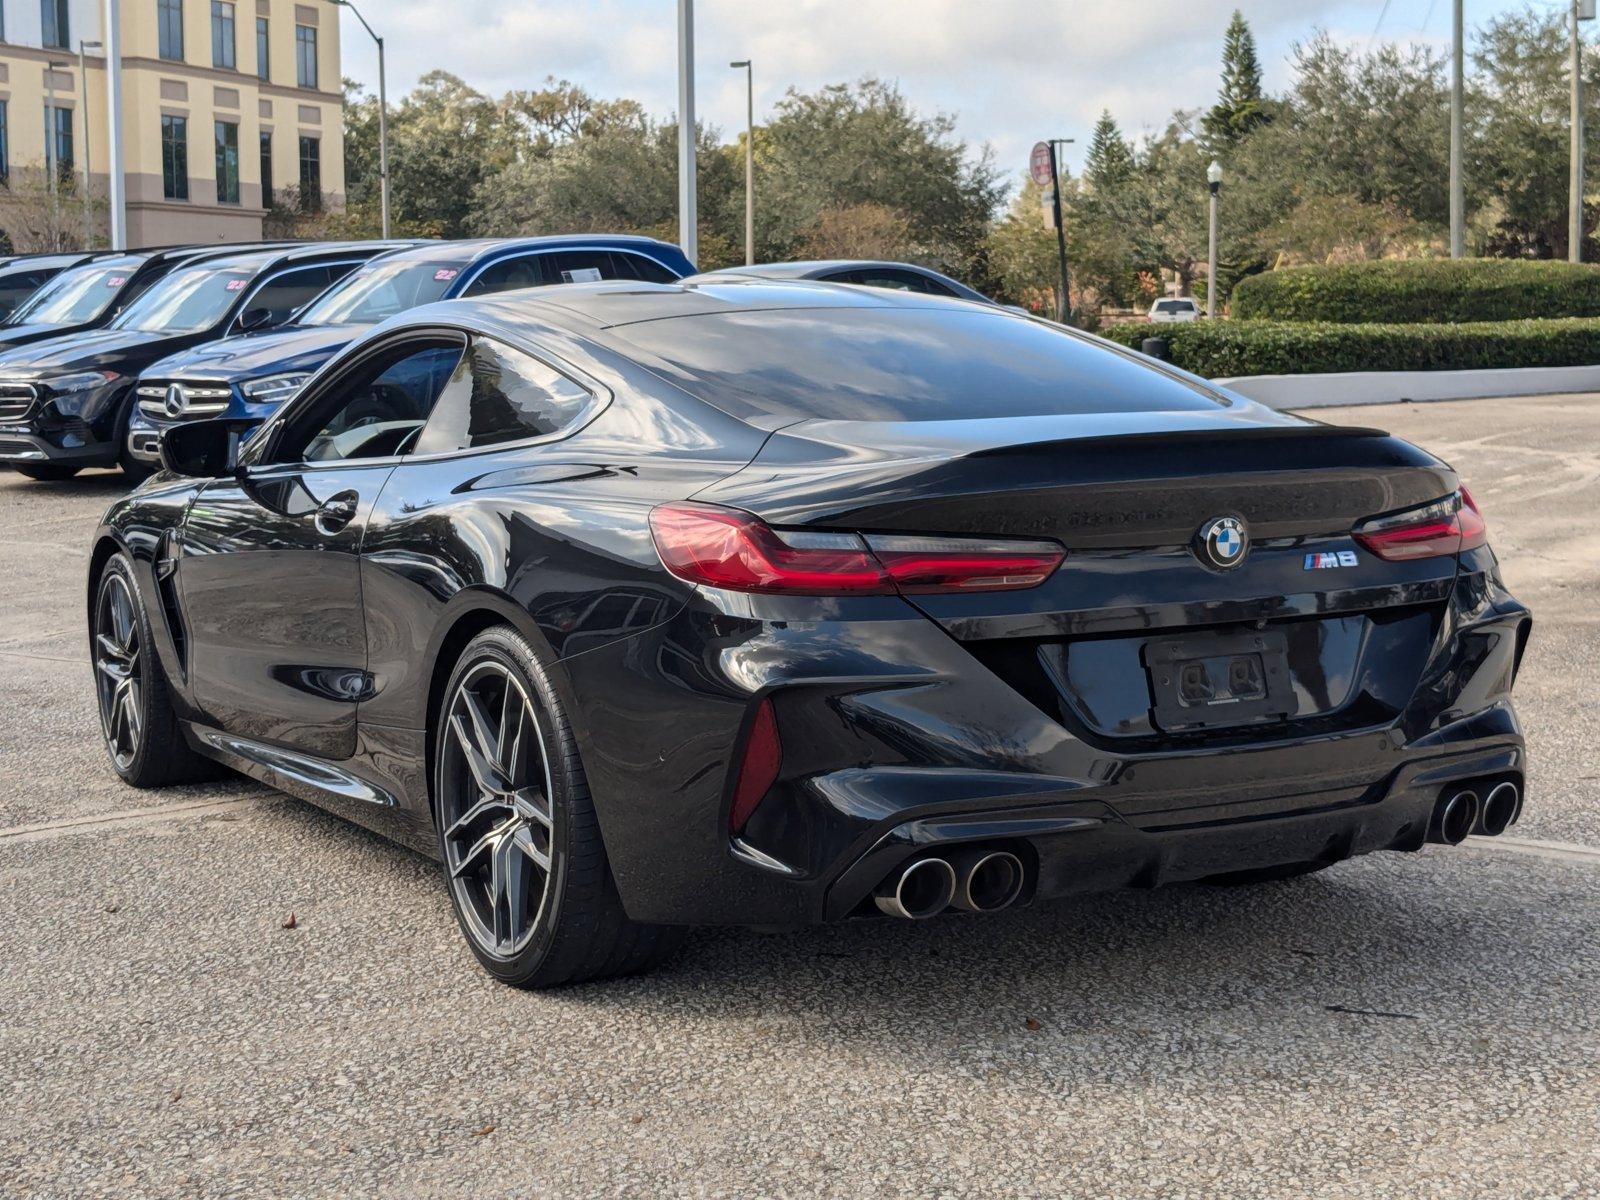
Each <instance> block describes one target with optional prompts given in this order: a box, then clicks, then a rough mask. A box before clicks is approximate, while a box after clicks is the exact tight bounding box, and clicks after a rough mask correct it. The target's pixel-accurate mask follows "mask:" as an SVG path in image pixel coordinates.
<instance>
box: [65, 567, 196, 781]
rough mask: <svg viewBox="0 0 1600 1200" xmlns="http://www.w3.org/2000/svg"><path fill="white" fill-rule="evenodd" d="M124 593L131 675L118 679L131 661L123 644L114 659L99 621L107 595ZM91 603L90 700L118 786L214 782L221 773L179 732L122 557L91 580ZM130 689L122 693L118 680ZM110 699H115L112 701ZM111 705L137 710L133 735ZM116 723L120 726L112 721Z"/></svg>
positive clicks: (144, 616) (135, 589)
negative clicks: (120, 670)
mask: <svg viewBox="0 0 1600 1200" xmlns="http://www.w3.org/2000/svg"><path fill="white" fill-rule="evenodd" d="M116 589H123V591H122V594H123V595H124V596H126V598H127V600H128V602H129V608H130V610H131V612H130V615H131V625H130V628H131V631H132V635H133V638H134V639H136V640H135V641H134V642H133V643H132V645H133V647H134V649H133V653H132V655H131V662H132V670H131V671H126V672H125V673H124V674H120V675H119V674H118V673H117V672H116V671H115V670H113V668H114V667H117V666H119V665H123V664H125V663H126V662H127V661H129V660H130V656H129V655H128V654H127V653H126V645H127V644H128V643H127V642H126V641H124V642H123V650H124V652H123V654H122V655H120V656H118V655H113V654H111V653H110V652H109V649H108V648H107V647H106V646H104V645H103V643H102V642H101V636H102V634H103V632H105V631H103V630H102V628H101V618H102V615H103V614H105V613H106V612H107V610H108V607H109V606H111V605H113V604H114V603H115V601H113V599H112V596H111V593H112V592H113V591H114V590H116ZM94 595H95V601H94V608H93V609H92V610H91V616H90V626H89V660H90V662H91V664H93V670H94V673H95V699H96V702H97V707H98V710H99V713H100V733H101V738H102V740H103V741H104V743H105V747H106V755H107V757H109V758H110V760H111V769H112V770H114V771H115V772H116V773H117V774H118V775H120V776H121V777H122V781H123V782H124V783H127V784H131V785H132V786H133V787H136V788H157V787H167V786H170V785H172V784H177V783H195V782H198V781H200V780H204V779H215V778H218V777H219V776H221V775H222V774H223V773H224V769H223V768H222V767H220V766H219V765H217V764H216V763H214V762H212V761H211V760H210V759H207V758H203V757H201V756H200V755H199V754H196V753H195V752H194V750H193V749H191V748H190V746H189V743H188V742H187V741H185V740H184V737H183V734H182V732H181V731H180V730H179V729H178V714H177V712H176V711H175V710H174V708H173V707H172V696H171V693H170V691H169V690H168V687H167V677H166V673H165V672H164V671H162V669H161V663H160V662H159V661H158V659H157V657H156V653H155V643H154V641H153V640H152V638H151V636H150V618H149V615H148V613H147V612H146V611H145V605H144V599H143V597H141V596H140V595H139V587H138V583H137V581H136V580H135V578H134V574H133V567H132V564H130V563H129V562H128V558H127V556H126V555H124V554H115V555H112V557H111V558H110V560H108V561H107V563H106V565H105V567H104V568H103V569H102V570H101V572H100V577H99V578H98V579H96V580H95V591H94ZM124 679H127V680H131V681H132V684H133V686H132V687H130V688H128V689H126V691H125V692H124V691H122V690H120V689H119V687H118V686H117V685H118V684H120V683H121V681H122V680H124ZM114 698H116V699H115V700H114ZM114 703H115V704H116V705H122V704H130V703H131V705H132V706H133V707H134V709H136V710H137V713H138V718H137V724H138V728H137V731H136V732H134V733H133V734H132V736H131V737H127V736H125V735H127V734H128V731H129V726H128V724H127V710H126V709H122V710H121V711H120V712H119V711H118V710H117V709H116V708H115V707H114ZM118 721H121V722H122V724H120V725H119V724H118V723H117V722H118Z"/></svg>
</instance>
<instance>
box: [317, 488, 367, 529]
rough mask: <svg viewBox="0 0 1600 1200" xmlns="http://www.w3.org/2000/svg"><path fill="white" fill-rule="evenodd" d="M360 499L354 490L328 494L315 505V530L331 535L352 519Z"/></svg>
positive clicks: (354, 517) (354, 516)
mask: <svg viewBox="0 0 1600 1200" xmlns="http://www.w3.org/2000/svg"><path fill="white" fill-rule="evenodd" d="M360 499H361V497H360V496H358V495H357V494H356V493H355V492H349V491H345V492H335V493H334V494H333V495H331V496H329V497H328V498H327V499H326V500H324V501H323V502H322V503H321V504H320V505H318V506H317V516H316V526H317V532H318V533H323V534H328V535H330V536H331V535H332V534H335V533H338V532H339V530H341V529H343V528H344V527H345V526H346V525H348V524H350V522H351V521H354V520H355V519H356V505H357V504H358V502H359V501H360Z"/></svg>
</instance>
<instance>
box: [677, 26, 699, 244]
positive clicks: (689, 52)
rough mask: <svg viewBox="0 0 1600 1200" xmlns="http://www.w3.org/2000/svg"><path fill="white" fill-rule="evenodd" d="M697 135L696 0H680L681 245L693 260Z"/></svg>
mask: <svg viewBox="0 0 1600 1200" xmlns="http://www.w3.org/2000/svg"><path fill="white" fill-rule="evenodd" d="M694 136H695V131H694V0H678V246H679V249H681V250H682V251H683V253H684V255H685V256H686V257H687V258H688V259H689V261H690V262H694V261H695V260H696V259H697V258H698V257H699V252H700V207H699V195H700V194H699V191H698V190H697V187H696V183H695V144H694Z"/></svg>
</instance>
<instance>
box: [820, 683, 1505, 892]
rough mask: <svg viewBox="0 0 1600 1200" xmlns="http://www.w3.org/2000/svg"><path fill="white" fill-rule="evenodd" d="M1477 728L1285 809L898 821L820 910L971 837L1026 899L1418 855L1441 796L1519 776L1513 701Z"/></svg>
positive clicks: (1076, 811)
mask: <svg viewBox="0 0 1600 1200" xmlns="http://www.w3.org/2000/svg"><path fill="white" fill-rule="evenodd" d="M1476 724H1478V726H1479V732H1480V733H1485V734H1487V733H1489V731H1490V729H1491V728H1492V729H1493V730H1494V731H1495V733H1494V736H1490V737H1485V738H1483V739H1482V740H1481V741H1475V742H1474V743H1473V744H1472V748H1470V749H1468V750H1466V751H1464V752H1457V753H1453V754H1449V755H1445V756H1441V757H1438V758H1427V759H1419V760H1414V761H1411V762H1408V763H1406V764H1405V765H1404V766H1402V767H1400V768H1398V769H1396V770H1395V771H1394V772H1393V773H1392V775H1391V777H1390V778H1388V779H1386V780H1384V781H1383V782H1381V783H1379V784H1377V785H1375V786H1373V787H1371V788H1368V789H1366V790H1365V791H1364V792H1363V793H1362V794H1361V795H1358V796H1355V797H1349V796H1344V795H1341V794H1340V793H1338V792H1330V793H1325V794H1322V795H1321V796H1308V795H1306V794H1301V795H1299V796H1295V797H1292V798H1291V797H1286V798H1285V799H1284V800H1283V801H1281V802H1280V804H1281V805H1283V806H1284V807H1292V811H1282V810H1281V809H1280V810H1279V811H1275V812H1274V811H1268V812H1265V813H1256V814H1248V815H1245V814H1237V813H1234V814H1227V813H1225V812H1222V811H1218V810H1212V811H1209V812H1208V811H1207V810H1205V809H1188V810H1183V811H1181V812H1174V813H1172V814H1170V815H1169V820H1168V823H1157V822H1146V823H1135V822H1134V821H1130V820H1129V819H1128V818H1127V817H1125V816H1123V815H1122V814H1120V813H1119V812H1117V810H1116V809H1115V808H1113V807H1112V806H1111V805H1110V804H1109V803H1107V802H1104V801H1100V800H1094V799H1083V800H1074V801H1068V802H1065V803H1060V804H1053V805H1049V806H1043V807H1038V808H1030V809H1024V810H1020V811H993V810H991V811H988V812H984V811H974V812H970V813H964V814H955V813H952V814H946V815H940V816H935V817H925V818H921V819H918V820H913V821H907V822H903V823H901V824H899V825H896V826H895V827H894V828H893V829H891V830H889V831H888V832H887V833H885V834H883V835H882V836H881V837H879V838H878V839H877V841H876V842H875V843H874V844H873V845H872V847H871V848H870V849H869V850H868V851H867V852H866V853H865V854H863V855H861V856H860V857H859V858H858V859H856V860H855V861H854V862H852V863H851V864H850V865H849V866H847V867H846V868H845V869H844V870H842V871H841V872H840V873H839V874H838V875H837V876H836V877H835V878H834V879H832V880H831V881H830V882H829V883H828V885H827V888H826V893H825V899H824V902H823V909H822V916H823V919H827V920H837V919H840V918H843V917H846V916H849V915H850V914H851V913H853V912H856V911H858V910H860V909H861V908H863V906H864V904H865V902H866V901H867V900H868V898H869V897H870V895H871V893H872V890H873V888H874V887H875V886H876V885H877V883H878V882H879V880H881V879H883V878H884V877H885V876H887V875H889V874H891V873H892V872H894V870H895V868H897V867H898V866H900V865H901V864H902V863H904V862H905V861H906V860H907V859H909V858H912V857H914V856H917V855H920V854H927V853H941V852H944V851H947V850H949V849H951V848H952V847H955V846H959V845H962V844H966V843H970V842H982V843H984V844H985V845H989V844H1003V845H1005V846H1006V847H1008V848H1011V849H1013V850H1017V851H1018V852H1019V853H1021V854H1022V856H1023V858H1024V860H1025V861H1027V862H1030V864H1031V865H1032V867H1033V870H1032V871H1031V872H1030V876H1031V881H1032V882H1031V886H1030V889H1029V894H1030V896H1031V898H1032V899H1035V900H1051V899H1058V898H1060V897H1063V896H1068V895H1073V894H1075V893H1081V892H1095V891H1106V890H1111V889H1115V888H1124V887H1133V888H1153V887H1160V886H1162V885H1164V884H1169V883H1182V882H1187V881H1192V880H1198V879H1205V878H1208V877H1210V876H1215V875H1223V874H1229V873H1233V872H1239V871H1250V870H1256V869H1261V868H1270V867H1277V866H1287V865H1290V864H1296V863H1309V862H1320V863H1334V862H1340V861H1342V860H1344V859H1347V858H1353V857H1356V856H1357V855H1362V854H1369V853H1371V852H1372V851H1375V850H1404V851H1413V850H1418V849H1420V848H1421V847H1422V845H1423V843H1424V840H1425V837H1426V834H1427V829H1428V820H1429V817H1430V816H1431V814H1432V812H1433V809H1434V806H1435V805H1436V804H1437V802H1438V800H1439V798H1440V795H1441V794H1442V793H1448V792H1452V791H1454V790H1456V788H1457V787H1459V786H1461V785H1464V784H1468V783H1471V782H1474V781H1477V780H1481V779H1485V778H1495V779H1498V778H1503V777H1507V776H1516V777H1519V778H1520V777H1522V776H1523V775H1524V773H1525V770H1526V763H1525V757H1526V756H1525V750H1524V747H1523V742H1522V737H1521V734H1520V732H1519V731H1518V730H1517V727H1516V721H1515V717H1514V715H1513V714H1512V712H1511V710H1510V707H1509V706H1505V707H1502V708H1499V709H1497V710H1495V711H1494V712H1491V713H1486V714H1482V715H1481V716H1480V717H1479V718H1478V719H1477V720H1476ZM1318 800H1320V801H1321V803H1318Z"/></svg>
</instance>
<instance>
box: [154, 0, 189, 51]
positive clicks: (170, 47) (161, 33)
mask: <svg viewBox="0 0 1600 1200" xmlns="http://www.w3.org/2000/svg"><path fill="white" fill-rule="evenodd" d="M156 41H157V43H158V45H157V52H158V53H159V54H160V55H161V57H162V58H166V59H170V60H171V61H173V62H182V61H183V0H157V3H156Z"/></svg>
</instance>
